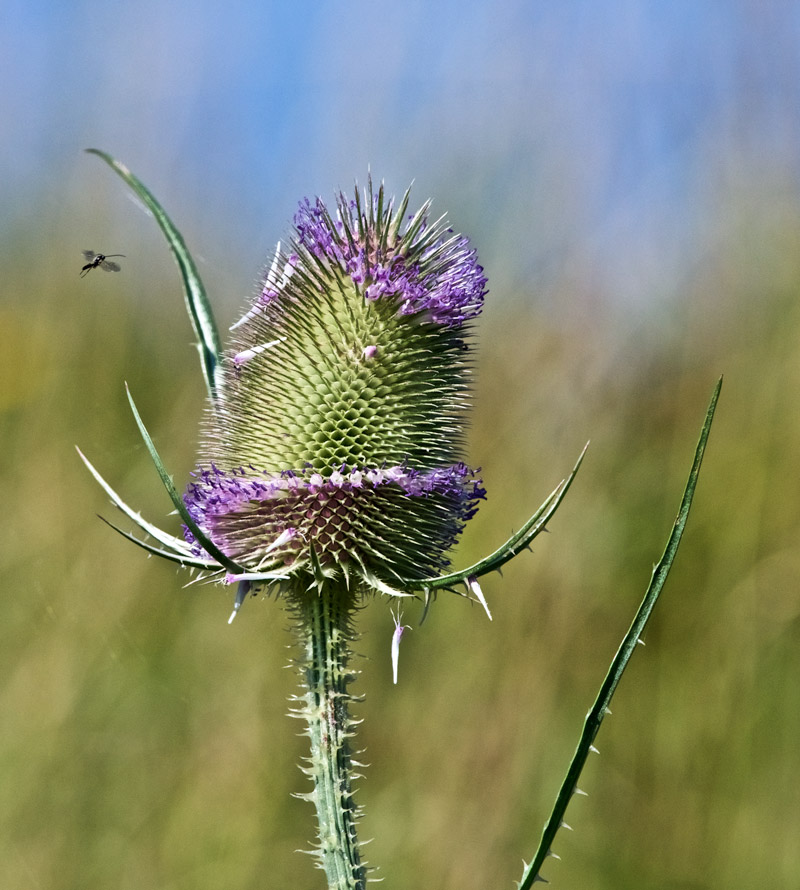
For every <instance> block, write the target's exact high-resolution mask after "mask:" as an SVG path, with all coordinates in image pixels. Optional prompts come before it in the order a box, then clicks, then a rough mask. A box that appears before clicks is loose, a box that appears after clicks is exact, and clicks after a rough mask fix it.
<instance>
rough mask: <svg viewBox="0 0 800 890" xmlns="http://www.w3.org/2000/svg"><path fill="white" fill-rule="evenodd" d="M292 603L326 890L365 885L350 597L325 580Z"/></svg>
mask: <svg viewBox="0 0 800 890" xmlns="http://www.w3.org/2000/svg"><path fill="white" fill-rule="evenodd" d="M292 600H293V605H294V607H295V608H294V611H295V615H296V617H297V619H298V620H297V625H298V633H299V634H300V637H301V645H302V648H303V661H302V662H301V664H300V668H301V675H302V679H303V681H304V684H305V693H304V695H303V696H302V697H301V698H300V699H299V701H302V703H303V706H302V707H301V708H300V709H298V711H297V712H296V716H298V717H302V718H303V719H304V720H305V721H306V722H307V724H308V730H307V734H308V736H309V738H310V739H311V754H310V756H309V757H308V759H307V762H308V766H307V767H305V768H304V772H305V773H306V774H307V775H308V776H309V777H310V778H311V779H312V781H313V783H314V790H313V792H311V794H308V795H303V796H304V797H306V798H307V799H309V800H312V801H313V802H314V806H315V807H316V809H317V819H318V823H319V846H318V849H317V850H316V851H315V852H316V855H317V856H318V858H319V861H320V867H321V868H323V869H324V871H325V874H326V876H327V879H328V887H329V890H364V888H365V886H366V870H365V867H364V865H363V864H362V863H361V857H360V854H359V846H358V837H357V833H356V820H357V817H358V808H357V807H356V805H355V802H354V800H353V792H352V789H351V778H352V772H351V771H352V766H353V760H352V757H351V751H350V739H351V737H352V735H353V722H352V721H351V719H350V716H349V713H348V703H349V701H350V694H349V693H348V691H347V687H348V685H349V683H350V682H351V681H352V680H353V678H354V674H353V673H352V672H350V671H348V669H347V663H348V659H349V656H350V647H349V641H350V639H351V637H352V631H351V627H350V618H351V614H350V613H351V608H352V605H353V594H352V591H349V590H346V589H345V588H344V587H340V586H338V585H336V584H331V583H330V582H328V583H326V584H324V585H323V586H322V589H321V590H319V591H318V590H317V589H311V590H306V591H302V592H297V593H295V595H294V596H293V597H292Z"/></svg>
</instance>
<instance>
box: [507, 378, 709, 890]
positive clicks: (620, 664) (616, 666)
mask: <svg viewBox="0 0 800 890" xmlns="http://www.w3.org/2000/svg"><path fill="white" fill-rule="evenodd" d="M721 388H722V378H720V379H719V382H718V383H717V385H716V388H715V389H714V393H713V395H712V397H711V402H710V404H709V406H708V411H707V413H706V419H705V423H704V424H703V429H702V431H701V433H700V439H699V441H698V443H697V449H696V451H695V455H694V462H693V463H692V469H691V471H690V472H689V480H688V482H687V483H686V488H685V490H684V492H683V497H682V499H681V504H680V508H679V509H678V515H677V518H676V519H675V524H674V525H673V527H672V532H671V533H670V536H669V539H668V541H667V546H666V548H665V549H664V555H663V556H662V557H661V559H660V560H659V561H658V563H657V564H656V566H655V568H654V569H653V575H652V577H651V579H650V585H649V586H648V588H647V592H646V593H645V595H644V599H643V600H642V604H641V606H639V611H638V612H637V613H636V617H635V618H634V619H633V623H632V624H631V627H630V630H629V631H628V633H627V634H626V635H625V638H624V639H623V641H622V644H621V645H620V647H619V650H618V651H617V654H616V655H615V656H614V660H613V661H612V662H611V667H610V668H609V671H608V674H607V675H606V678H605V680H604V681H603V685H602V686H601V687H600V692H599V693H598V695H597V699H596V700H595V703H594V705H592V709H591V710H590V711H589V713H588V714H587V716H586V720H585V721H584V724H583V732H582V733H581V737H580V741H579V742H578V747H577V749H576V750H575V754H574V755H573V758H572V762H571V763H570V765H569V768H568V770H567V774H566V776H565V778H564V782H563V783H562V785H561V789H560V790H559V792H558V796H557V797H556V802H555V805H554V807H553V812H552V813H551V814H550V818H549V819H548V820H547V823H546V824H545V826H544V829H543V831H542V837H541V840H540V841H539V848H538V849H537V851H536V855H535V856H534V857H533V861H532V862H531V864H530V865H528V866H527V867H526V868H525V871H524V873H523V876H522V879H521V881H520V882H519V884H518V885H517V886H518V890H529V888H530V887H532V886H533V885H534V884H535V883H536V882H537V881H543V880H544V879H543V878H542V876H541V874H540V869H541V867H542V864H543V863H544V861H545V859H546V858H547V856H548V855H549V854H550V850H551V847H552V843H553V839H554V838H555V836H556V833H557V832H558V829H559V828H560V827H561V826H562V825H563V819H564V814H565V812H566V809H567V804H569V802H570V800H571V799H572V796H573V795H574V794H575V793H576V790H577V787H578V779H579V777H580V774H581V772H582V770H583V767H584V764H585V763H586V759H587V757H588V756H589V753H590V751H591V750H592V743H593V742H594V739H595V737H596V736H597V733H598V731H599V729H600V724H601V723H602V722H603V717H605V715H606V714H607V713H608V706H609V704H610V703H611V698H612V696H613V695H614V692H615V691H616V688H617V685H618V684H619V681H620V678H621V677H622V674H623V671H624V670H625V668H626V666H627V664H628V662H629V661H630V657H631V655H632V654H633V650H634V649H635V648H636V645H637V643H638V642H639V641H640V639H641V635H642V633H643V631H644V628H645V626H646V624H647V621H648V619H649V618H650V615H651V613H652V611H653V607H654V606H655V604H656V601H657V600H658V596H659V594H660V593H661V589H662V588H663V586H664V582H665V581H666V580H667V575H668V574H669V570H670V568H671V567H672V563H673V560H674V559H675V555H676V553H677V552H678V546H679V544H680V542H681V537H682V536H683V530H684V528H685V527H686V520H687V519H688V517H689V508H690V507H691V506H692V498H693V497H694V492H695V488H696V487H697V480H698V477H699V475H700V465H701V464H702V462H703V454H704V453H705V449H706V442H707V441H708V434H709V432H710V431H711V422H712V421H713V419H714V412H715V410H716V407H717V400H718V399H719V394H720V390H721Z"/></svg>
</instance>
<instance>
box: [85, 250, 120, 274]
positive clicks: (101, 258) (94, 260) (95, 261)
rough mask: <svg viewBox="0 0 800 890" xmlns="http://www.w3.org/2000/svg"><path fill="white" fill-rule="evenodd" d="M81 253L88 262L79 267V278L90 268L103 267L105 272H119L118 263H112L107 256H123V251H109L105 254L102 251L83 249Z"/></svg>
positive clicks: (89, 270) (87, 272) (90, 269)
mask: <svg viewBox="0 0 800 890" xmlns="http://www.w3.org/2000/svg"><path fill="white" fill-rule="evenodd" d="M83 255H84V257H86V259H87V260H88V261H89V262H88V263H86V265H85V266H84V267H83V268H82V269H81V278H83V276H84V275H88V274H89V272H91V271H92V269H98V268H99V269H105V270H106V272H119V270H120V265H119V263H112V262H111V261H110V260H109V257H112V256H122V257H124V256H125V254H124V253H109V254H108V255H106V254H104V253H95V252H94V251H93V250H84V251H83Z"/></svg>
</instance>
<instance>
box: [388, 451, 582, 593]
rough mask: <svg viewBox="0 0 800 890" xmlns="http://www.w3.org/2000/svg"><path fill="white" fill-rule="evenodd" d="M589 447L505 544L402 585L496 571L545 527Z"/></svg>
mask: <svg viewBox="0 0 800 890" xmlns="http://www.w3.org/2000/svg"><path fill="white" fill-rule="evenodd" d="M588 447H589V445H588V443H587V444H586V445H585V446H584V448H583V451H581V453H580V456H579V457H578V460H577V462H576V464H575V466H574V467H573V470H572V472H571V473H570V474H569V476H568V477H567V478H566V479H564V480H563V481H562V482H560V483H559V484H558V485H557V486H556V488H555V489H554V490H553V491H552V492H551V493H550V495H549V496H548V497H547V499H546V500H545V502H544V503H543V504H542V506H541V507H539V509H538V510H537V511H536V512H535V513H534V514H533V516H531V518H530V519H528V521H527V522H526V523H525V524H524V525H523V526H522V528H521V529H520V530H519V531H517V532H514V534H513V535H511V537H510V538H509V539H508V540H507V541H506V542H505V544H503V545H501V546H500V547H498V548H497V550H495V551H494V553H490V554H489V556H487V557H485V558H484V559H481V560H480V561H479V562H476V563H475V564H474V565H471V566H469V568H466V569H460V570H459V571H457V572H450V573H449V574H447V575H440V576H439V577H438V578H409V579H406V578H403V579H402V581H401V586H402V587H404V588H406V589H411V590H414V589H416V590H428V591H430V590H438V589H440V588H442V587H451V586H452V585H454V584H460V583H463V582H464V581H466V579H467V578H480V577H481V576H482V575H487V574H488V573H489V572H494V571H497V569H499V568H501V567H502V566H504V565H505V564H506V563H507V562H508V561H509V560H510V559H513V558H514V557H515V556H516V555H517V554H518V553H519V552H520V551H521V550H524V549H525V548H526V547H528V546H529V545H530V543H531V541H533V539H534V538H535V537H536V536H537V535H538V534H539V533H540V532H541V531H543V530H544V528H545V527H546V525H547V523H548V522H549V521H550V519H551V518H552V517H553V514H554V513H555V512H556V510H557V509H558V507H559V505H560V504H561V501H562V500H563V499H564V495H565V494H566V493H567V492H568V491H569V487H570V485H572V482H573V480H574V479H575V475H576V474H577V472H578V470H579V469H580V466H581V463H582V462H583V458H584V456H585V455H586V449H587V448H588Z"/></svg>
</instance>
